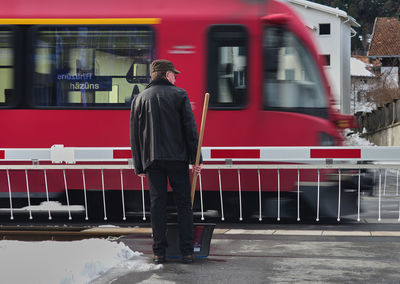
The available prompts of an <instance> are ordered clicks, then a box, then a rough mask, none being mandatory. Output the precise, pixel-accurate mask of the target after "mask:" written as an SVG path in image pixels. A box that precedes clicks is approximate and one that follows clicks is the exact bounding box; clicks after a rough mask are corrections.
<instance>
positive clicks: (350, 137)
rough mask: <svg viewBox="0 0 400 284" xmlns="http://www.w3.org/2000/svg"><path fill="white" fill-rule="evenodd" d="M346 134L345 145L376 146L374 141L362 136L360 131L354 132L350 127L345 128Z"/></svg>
mask: <svg viewBox="0 0 400 284" xmlns="http://www.w3.org/2000/svg"><path fill="white" fill-rule="evenodd" d="M344 136H345V140H344V146H375V144H374V143H371V142H369V141H368V140H367V139H365V138H362V137H360V133H358V132H352V131H350V129H345V131H344Z"/></svg>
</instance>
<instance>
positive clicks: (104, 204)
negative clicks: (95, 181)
mask: <svg viewBox="0 0 400 284" xmlns="http://www.w3.org/2000/svg"><path fill="white" fill-rule="evenodd" d="M101 189H102V191H103V207H104V220H107V209H106V191H105V189H104V170H103V169H101Z"/></svg>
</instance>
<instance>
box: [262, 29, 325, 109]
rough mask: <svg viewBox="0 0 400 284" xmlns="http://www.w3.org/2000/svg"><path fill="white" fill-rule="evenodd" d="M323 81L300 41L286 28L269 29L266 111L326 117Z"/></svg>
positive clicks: (265, 43)
mask: <svg viewBox="0 0 400 284" xmlns="http://www.w3.org/2000/svg"><path fill="white" fill-rule="evenodd" d="M321 82H322V80H321V77H320V74H319V71H318V68H317V66H316V63H315V61H314V60H313V59H312V57H311V55H310V53H309V52H308V51H307V49H306V48H305V47H304V45H303V44H302V43H301V42H300V40H299V39H298V38H297V37H296V36H295V35H293V34H292V33H291V32H290V31H288V30H286V29H285V28H283V27H277V26H266V28H265V33H264V99H263V105H264V109H266V110H276V109H279V110H280V111H294V112H302V113H309V114H312V115H317V116H326V115H327V112H326V111H325V110H326V108H327V99H326V96H325V93H324V89H323V86H322V83H321ZM318 108H319V109H323V110H321V111H320V112H319V111H318V110H316V109H318Z"/></svg>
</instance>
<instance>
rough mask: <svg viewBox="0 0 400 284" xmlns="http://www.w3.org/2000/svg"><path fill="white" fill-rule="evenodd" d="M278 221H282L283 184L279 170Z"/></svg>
mask: <svg viewBox="0 0 400 284" xmlns="http://www.w3.org/2000/svg"><path fill="white" fill-rule="evenodd" d="M276 220H278V221H280V220H281V183H280V177H279V169H278V218H276Z"/></svg>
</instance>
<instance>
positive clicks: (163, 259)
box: [153, 255, 165, 264]
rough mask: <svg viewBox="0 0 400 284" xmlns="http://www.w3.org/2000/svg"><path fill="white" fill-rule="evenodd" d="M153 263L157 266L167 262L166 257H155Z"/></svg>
mask: <svg viewBox="0 0 400 284" xmlns="http://www.w3.org/2000/svg"><path fill="white" fill-rule="evenodd" d="M153 262H154V263H155V264H162V263H164V262H165V255H154V256H153Z"/></svg>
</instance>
